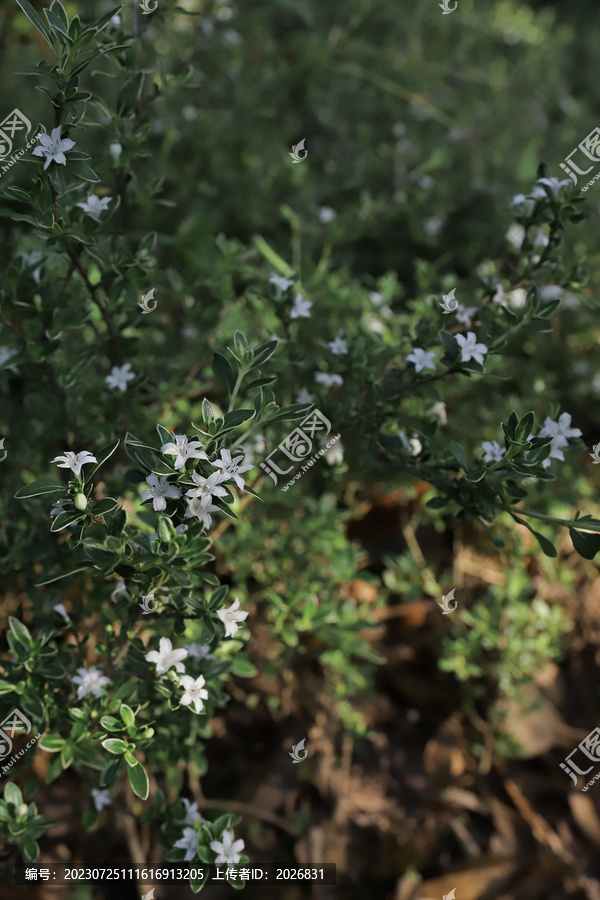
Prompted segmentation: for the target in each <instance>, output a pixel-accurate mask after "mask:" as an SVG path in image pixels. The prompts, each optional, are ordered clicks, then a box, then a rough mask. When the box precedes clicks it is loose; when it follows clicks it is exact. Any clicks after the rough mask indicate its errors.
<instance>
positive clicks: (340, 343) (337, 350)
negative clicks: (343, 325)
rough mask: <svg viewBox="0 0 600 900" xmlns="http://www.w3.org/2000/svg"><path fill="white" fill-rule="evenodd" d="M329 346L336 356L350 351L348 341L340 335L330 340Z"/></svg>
mask: <svg viewBox="0 0 600 900" xmlns="http://www.w3.org/2000/svg"><path fill="white" fill-rule="evenodd" d="M327 346H328V347H329V349H330V350H331V352H332V353H333V354H334V355H335V356H342V355H343V354H344V353H347V352H348V342H347V341H346V340H345V339H344V338H342V337H339V336H338V337H336V338H335V339H334V340H333V341H329V343H328V344H327Z"/></svg>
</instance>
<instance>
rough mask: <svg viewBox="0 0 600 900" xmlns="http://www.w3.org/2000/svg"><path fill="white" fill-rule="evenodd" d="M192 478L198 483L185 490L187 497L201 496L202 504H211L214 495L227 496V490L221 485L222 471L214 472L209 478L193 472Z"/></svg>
mask: <svg viewBox="0 0 600 900" xmlns="http://www.w3.org/2000/svg"><path fill="white" fill-rule="evenodd" d="M192 479H193V480H194V481H195V483H196V484H197V485H198V487H197V488H191V489H190V490H189V491H186V492H185V496H186V497H199V498H200V502H201V503H202V506H210V504H211V502H212V498H213V497H226V496H227V491H226V490H225V488H224V487H221V485H220V482H221V472H213V473H212V475H209V476H208V478H205V477H204V475H199V474H198V472H192Z"/></svg>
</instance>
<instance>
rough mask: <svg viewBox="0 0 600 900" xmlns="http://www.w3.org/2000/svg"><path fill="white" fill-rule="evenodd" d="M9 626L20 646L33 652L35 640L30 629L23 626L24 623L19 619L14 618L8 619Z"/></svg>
mask: <svg viewBox="0 0 600 900" xmlns="http://www.w3.org/2000/svg"><path fill="white" fill-rule="evenodd" d="M8 624H9V626H10V630H11V631H12V633H13V635H14V636H15V639H16V640H17V641H18V642H19V644H21V646H22V647H25V649H26V650H31V648H32V647H33V638H32V637H31V634H30V633H29V629H28V628H27V627H26V626H25V625H23V623H22V622H19V620H18V619H15V617H14V616H9V617H8Z"/></svg>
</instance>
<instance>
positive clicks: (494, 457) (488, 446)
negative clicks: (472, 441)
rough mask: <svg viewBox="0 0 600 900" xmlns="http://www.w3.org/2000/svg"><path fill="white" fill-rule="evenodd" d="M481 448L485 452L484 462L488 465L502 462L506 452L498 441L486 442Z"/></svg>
mask: <svg viewBox="0 0 600 900" xmlns="http://www.w3.org/2000/svg"><path fill="white" fill-rule="evenodd" d="M481 446H482V448H483V452H484V455H483V461H484V462H486V463H492V462H500V460H501V459H502V457H503V456H504V454H505V452H506V451H505V449H504V447H501V446H500V444H499V443H498V441H484V442H483V443H482V445H481Z"/></svg>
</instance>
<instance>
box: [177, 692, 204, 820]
mask: <svg viewBox="0 0 600 900" xmlns="http://www.w3.org/2000/svg"><path fill="white" fill-rule="evenodd" d="M182 681H183V679H182ZM181 802H182V803H183V805H184V806H185V821H184V823H183V824H184V825H193V824H194V822H206V819H205V818H204V816H201V815H200V813H199V812H198V804H197V803H190V801H189V800H188V799H187V798H186V797H182V798H181Z"/></svg>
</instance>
